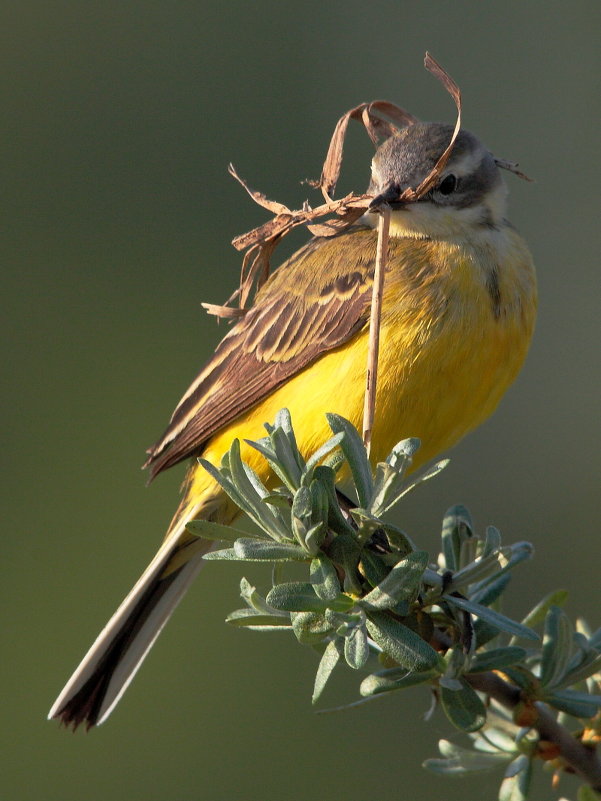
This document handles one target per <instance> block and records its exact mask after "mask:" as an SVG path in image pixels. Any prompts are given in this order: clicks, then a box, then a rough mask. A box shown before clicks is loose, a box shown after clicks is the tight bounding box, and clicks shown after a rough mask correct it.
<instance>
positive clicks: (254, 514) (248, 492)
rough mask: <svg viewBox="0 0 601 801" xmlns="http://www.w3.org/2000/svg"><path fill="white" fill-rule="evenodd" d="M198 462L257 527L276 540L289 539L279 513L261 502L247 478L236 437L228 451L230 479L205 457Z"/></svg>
mask: <svg viewBox="0 0 601 801" xmlns="http://www.w3.org/2000/svg"><path fill="white" fill-rule="evenodd" d="M199 462H200V464H201V465H202V466H203V467H204V468H205V470H207V472H208V473H210V474H211V475H212V476H213V478H215V479H216V480H217V481H218V482H219V483H220V484H221V486H222V487H223V488H224V490H225V491H226V492H227V493H228V495H230V497H231V498H232V500H233V501H234V503H236V504H237V505H238V506H239V507H240V508H241V509H242V511H244V512H246V514H247V515H248V516H249V517H250V519H251V520H252V521H253V522H255V523H256V524H257V525H258V526H259V528H261V529H263V530H265V531H266V532H267V533H268V534H269V535H270V536H271V537H273V539H276V540H278V541H285V540H287V539H289V534H288V532H287V530H286V527H285V526H284V524H283V522H282V520H281V519H280V517H279V515H276V514H274V512H273V511H272V510H271V509H270V508H269V505H268V504H265V503H263V502H262V499H261V496H260V495H259V494H258V492H257V490H256V489H255V487H254V486H253V484H252V483H251V481H250V480H249V478H248V475H247V473H246V471H245V469H244V466H243V464H242V460H241V458H240V442H239V441H238V440H237V439H236V440H234V441H233V442H232V445H231V447H230V449H229V451H228V462H229V469H230V471H231V480H230V479H226V478H224V476H223V475H222V474H221V473H220V471H219V470H217V469H216V468H215V467H214V466H213V465H212V464H211V463H210V462H207V461H206V460H205V459H199Z"/></svg>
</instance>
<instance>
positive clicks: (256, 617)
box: [225, 609, 292, 631]
mask: <svg viewBox="0 0 601 801" xmlns="http://www.w3.org/2000/svg"><path fill="white" fill-rule="evenodd" d="M225 622H226V623H230V624H231V625H232V626H239V627H244V628H251V629H255V630H261V629H262V630H269V631H286V630H287V631H290V629H291V626H292V624H291V623H290V618H289V616H288V615H286V616H283V615H264V614H261V613H260V612H256V611H255V610H254V609H236V610H235V611H234V612H231V613H230V614H229V615H228V616H227V617H226V619H225Z"/></svg>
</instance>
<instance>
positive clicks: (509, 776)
mask: <svg viewBox="0 0 601 801" xmlns="http://www.w3.org/2000/svg"><path fill="white" fill-rule="evenodd" d="M531 778H532V762H531V760H530V759H529V758H528V757H527V756H526V755H525V754H521V755H520V756H519V757H517V758H516V759H514V760H513V762H511V763H510V764H509V766H508V768H507V770H506V772H505V778H504V779H503V781H502V782H501V787H500V790H499V801H526V799H527V798H528V792H529V790H530V782H531Z"/></svg>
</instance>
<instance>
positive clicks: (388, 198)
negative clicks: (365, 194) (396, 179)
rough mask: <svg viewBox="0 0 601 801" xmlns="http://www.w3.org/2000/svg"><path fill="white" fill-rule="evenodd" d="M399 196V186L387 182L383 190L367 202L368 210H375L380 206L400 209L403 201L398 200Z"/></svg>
mask: <svg viewBox="0 0 601 801" xmlns="http://www.w3.org/2000/svg"><path fill="white" fill-rule="evenodd" d="M400 196H401V188H400V186H399V185H398V184H389V185H388V186H387V187H386V188H385V189H384V191H383V192H380V194H379V195H376V197H375V198H374V199H373V200H372V201H371V203H370V204H369V211H377V210H378V208H379V207H380V206H383V205H387V206H392V207H393V208H395V209H402V208H404V207H405V205H406V204H405V203H403V202H401V201H399V197H400Z"/></svg>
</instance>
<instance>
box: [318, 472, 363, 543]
mask: <svg viewBox="0 0 601 801" xmlns="http://www.w3.org/2000/svg"><path fill="white" fill-rule="evenodd" d="M313 477H314V479H315V481H319V484H320V486H321V487H323V489H324V490H325V492H326V495H327V499H328V522H329V525H330V527H331V528H332V529H333V530H334V531H335V532H336V533H337V534H349V535H351V536H353V537H354V535H355V530H354V528H353V527H352V526H351V525H350V523H349V522H348V521H347V519H346V518H345V516H344V515H343V514H342V511H341V510H340V504H339V503H338V497H337V495H336V474H335V473H334V471H333V470H332V468H331V467H327V466H326V465H318V466H317V467H316V468H315V470H314V472H313Z"/></svg>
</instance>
